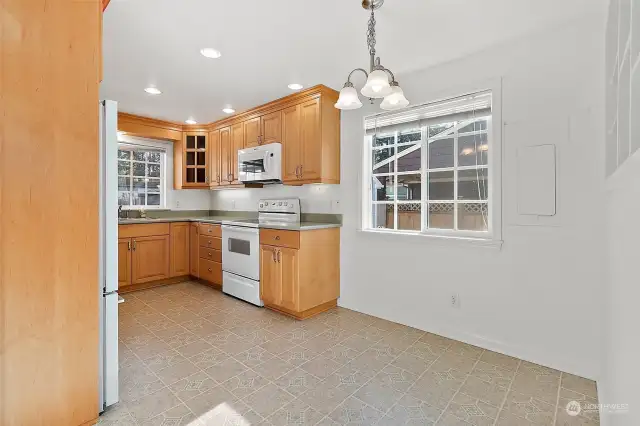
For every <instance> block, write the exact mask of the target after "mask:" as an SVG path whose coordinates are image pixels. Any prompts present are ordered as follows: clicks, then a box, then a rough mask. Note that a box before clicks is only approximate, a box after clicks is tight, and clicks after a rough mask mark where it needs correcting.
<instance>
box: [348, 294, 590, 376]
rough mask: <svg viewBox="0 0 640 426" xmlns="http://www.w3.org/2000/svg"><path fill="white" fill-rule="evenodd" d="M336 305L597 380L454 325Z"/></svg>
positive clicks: (570, 365)
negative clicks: (418, 321) (419, 321)
mask: <svg viewBox="0 0 640 426" xmlns="http://www.w3.org/2000/svg"><path fill="white" fill-rule="evenodd" d="M338 306H340V307H343V308H346V309H351V310H354V311H357V312H361V313H363V314H367V315H372V316H375V317H378V318H382V319H385V320H387V321H393V322H396V323H398V324H402V325H406V326H408V327H414V328H417V329H419V330H424V331H427V332H429V333H434V334H438V335H440V336H444V337H447V338H449V339H453V340H458V341H460V342H464V343H468V344H470V345H474V346H478V347H480V348H483V349H487V350H490V351H494V352H499V353H501V354H504V355H509V356H512V357H515V358H520V359H522V360H525V361H529V362H532V363H535V364H539V365H543V366H545V367H549V368H553V369H555V370H559V371H563V372H565V373H570V374H574V375H576V376H580V377H584V378H587V379H590V380H597V374H596V373H594V372H593V371H585V370H582V369H580V368H576V365H575V363H574V362H571V360H557V359H554V360H550V359H547V358H545V357H541V356H539V355H538V354H535V353H534V354H532V353H529V352H528V351H527V350H526V349H523V348H521V347H517V346H514V345H510V344H508V343H505V342H502V341H497V340H491V339H487V338H485V337H482V336H478V335H476V334H471V333H467V332H466V331H463V330H460V329H458V328H455V327H449V326H446V325H442V324H430V325H429V327H425V326H424V324H410V323H406V322H404V321H402V320H400V319H398V318H390V317H387V316H384V315H380V314H379V313H377V312H375V311H373V310H370V309H363V308H362V307H360V306H354V305H351V304H349V303H342V302H341V301H338Z"/></svg>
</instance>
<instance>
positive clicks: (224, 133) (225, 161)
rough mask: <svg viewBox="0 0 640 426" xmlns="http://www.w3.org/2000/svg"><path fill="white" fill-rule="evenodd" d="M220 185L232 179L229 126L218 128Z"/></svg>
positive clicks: (227, 183)
mask: <svg viewBox="0 0 640 426" xmlns="http://www.w3.org/2000/svg"><path fill="white" fill-rule="evenodd" d="M219 143H220V148H219V153H220V185H230V184H231V181H232V177H231V170H232V169H233V164H232V163H231V151H232V149H233V147H232V146H231V126H229V127H224V128H222V129H220V142H219Z"/></svg>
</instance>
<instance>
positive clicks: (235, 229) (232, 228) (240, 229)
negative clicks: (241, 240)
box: [222, 225, 259, 234]
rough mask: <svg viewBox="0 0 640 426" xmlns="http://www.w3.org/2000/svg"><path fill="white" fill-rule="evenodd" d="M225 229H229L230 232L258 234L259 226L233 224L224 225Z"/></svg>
mask: <svg viewBox="0 0 640 426" xmlns="http://www.w3.org/2000/svg"><path fill="white" fill-rule="evenodd" d="M222 229H223V230H227V231H229V232H241V233H244V234H258V233H259V231H258V228H250V227H244V226H233V225H222Z"/></svg>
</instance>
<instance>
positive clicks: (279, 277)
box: [260, 245, 300, 311]
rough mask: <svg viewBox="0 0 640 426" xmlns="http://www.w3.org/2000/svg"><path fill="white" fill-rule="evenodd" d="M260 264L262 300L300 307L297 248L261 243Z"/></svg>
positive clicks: (293, 309) (295, 308)
mask: <svg viewBox="0 0 640 426" xmlns="http://www.w3.org/2000/svg"><path fill="white" fill-rule="evenodd" d="M260 265H261V266H260V267H261V269H260V296H261V298H262V301H263V302H264V303H268V304H272V305H275V306H280V307H282V308H285V309H289V310H292V311H298V310H299V308H300V298H299V296H298V291H299V274H298V272H299V268H298V250H296V249H291V248H286V247H273V246H267V245H261V246H260Z"/></svg>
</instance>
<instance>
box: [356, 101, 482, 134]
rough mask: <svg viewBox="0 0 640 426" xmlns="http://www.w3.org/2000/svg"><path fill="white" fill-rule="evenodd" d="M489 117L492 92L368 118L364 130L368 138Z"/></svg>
mask: <svg viewBox="0 0 640 426" xmlns="http://www.w3.org/2000/svg"><path fill="white" fill-rule="evenodd" d="M489 115H491V92H490V91H486V92H478V93H472V94H468V95H464V96H459V97H457V98H452V99H446V100H442V101H436V102H431V103H428V104H425V105H420V106H416V107H413V108H407V109H404V110H402V111H398V112H392V113H382V114H377V115H373V116H369V117H365V120H364V127H365V131H366V134H367V135H374V134H381V133H389V132H395V131H404V130H411V129H416V128H420V127H424V126H428V125H434V124H440V123H447V122H452V121H461V120H468V119H472V118H480V117H483V116H489Z"/></svg>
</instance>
